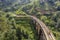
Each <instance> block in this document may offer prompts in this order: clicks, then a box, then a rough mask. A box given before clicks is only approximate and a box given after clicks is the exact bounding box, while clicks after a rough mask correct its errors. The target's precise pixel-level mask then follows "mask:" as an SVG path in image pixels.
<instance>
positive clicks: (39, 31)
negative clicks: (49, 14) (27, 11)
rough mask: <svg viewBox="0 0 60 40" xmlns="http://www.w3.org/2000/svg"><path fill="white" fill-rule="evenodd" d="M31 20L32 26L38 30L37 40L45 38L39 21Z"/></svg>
mask: <svg viewBox="0 0 60 40" xmlns="http://www.w3.org/2000/svg"><path fill="white" fill-rule="evenodd" d="M31 22H32V24H34V27H35V29H36V30H37V32H38V37H39V38H38V40H47V39H46V37H45V34H44V32H43V30H42V28H41V27H40V25H39V23H37V22H36V21H35V20H32V21H31Z"/></svg>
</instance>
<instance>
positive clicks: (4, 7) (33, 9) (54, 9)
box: [0, 0, 60, 40]
mask: <svg viewBox="0 0 60 40" xmlns="http://www.w3.org/2000/svg"><path fill="white" fill-rule="evenodd" d="M16 15H23V16H27V15H34V16H36V17H37V18H38V19H40V20H41V21H43V22H44V23H45V24H46V25H47V26H48V28H50V30H52V33H53V34H54V36H55V37H56V40H60V0H0V40H38V35H37V31H36V30H35V29H34V27H33V26H34V25H32V24H30V21H31V19H30V18H28V17H27V18H25V17H24V18H16V17H15V16H16Z"/></svg>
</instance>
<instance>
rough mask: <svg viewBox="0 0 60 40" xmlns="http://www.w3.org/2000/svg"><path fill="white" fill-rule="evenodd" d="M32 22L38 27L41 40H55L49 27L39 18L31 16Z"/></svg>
mask: <svg viewBox="0 0 60 40" xmlns="http://www.w3.org/2000/svg"><path fill="white" fill-rule="evenodd" d="M30 17H31V19H32V22H33V23H34V24H35V25H36V30H37V31H38V35H39V40H55V38H54V35H53V34H52V32H51V31H50V30H49V29H48V27H47V26H46V25H45V24H44V23H43V22H42V21H41V20H39V19H38V18H36V17H34V16H30Z"/></svg>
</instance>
